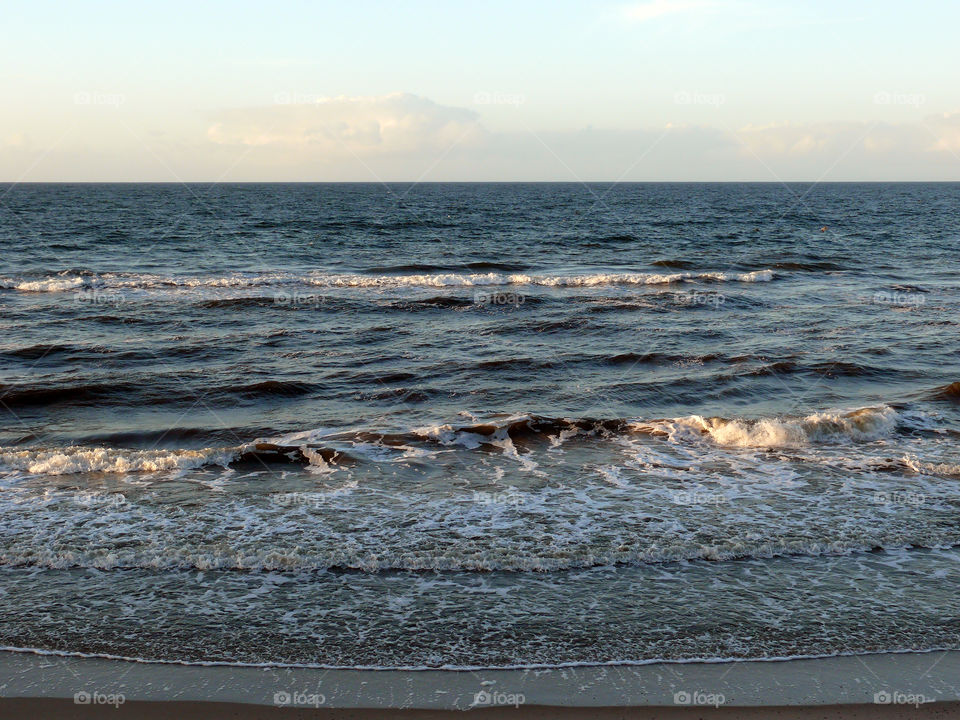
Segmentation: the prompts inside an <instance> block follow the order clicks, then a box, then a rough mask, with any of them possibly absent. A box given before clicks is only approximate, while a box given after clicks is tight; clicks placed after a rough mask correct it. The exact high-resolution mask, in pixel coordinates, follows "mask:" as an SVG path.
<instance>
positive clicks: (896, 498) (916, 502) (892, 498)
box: [873, 490, 927, 507]
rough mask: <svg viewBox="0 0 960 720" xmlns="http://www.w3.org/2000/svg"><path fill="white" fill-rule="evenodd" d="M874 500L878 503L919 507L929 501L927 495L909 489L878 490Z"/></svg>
mask: <svg viewBox="0 0 960 720" xmlns="http://www.w3.org/2000/svg"><path fill="white" fill-rule="evenodd" d="M873 501H874V502H875V503H876V504H877V505H911V506H913V507H918V506H920V505H923V504H924V503H925V502H927V496H926V495H924V494H923V493H916V492H911V491H909V490H907V491H904V492H900V491H894V492H878V493H875V494H874V496H873Z"/></svg>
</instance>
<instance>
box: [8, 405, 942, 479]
mask: <svg viewBox="0 0 960 720" xmlns="http://www.w3.org/2000/svg"><path fill="white" fill-rule="evenodd" d="M918 428H924V429H926V430H928V431H932V432H936V431H937V429H938V428H937V426H936V425H935V424H934V423H933V420H932V418H930V417H927V416H925V415H923V414H921V413H917V412H898V411H896V410H894V409H893V408H891V407H889V406H885V405H884V406H877V407H866V408H859V409H854V410H846V411H842V410H834V411H823V412H818V413H813V414H811V415H806V416H797V417H790V416H782V417H780V416H778V417H767V418H756V419H750V418H722V417H703V416H699V415H691V416H686V417H676V418H666V419H656V420H641V419H635V418H611V419H599V418H554V417H546V416H541V415H534V414H516V415H511V416H508V417H499V418H492V419H490V420H488V421H481V422H472V423H469V424H451V423H444V424H440V425H428V426H423V427H416V428H412V429H410V430H407V431H395V432H384V431H378V430H376V429H364V430H335V429H333V428H323V429H316V430H304V431H298V432H292V433H286V434H284V435H281V436H278V437H275V438H268V439H265V440H264V439H258V440H254V441H251V442H250V443H247V444H245V445H241V446H236V447H222V448H203V449H199V450H187V449H171V450H137V449H124V448H111V447H83V446H69V447H63V448H9V447H8V448H0V472H15V471H16V472H24V473H29V474H34V475H69V474H76V473H155V472H163V471H171V470H189V469H195V468H200V467H204V466H223V467H227V466H230V465H231V464H234V463H237V462H247V463H251V462H252V463H260V464H266V463H274V462H281V463H294V464H301V465H311V466H314V467H315V468H316V469H317V470H318V471H324V472H328V471H331V470H332V469H333V468H335V467H337V466H345V465H351V464H354V463H356V462H358V461H360V460H363V461H365V462H393V461H396V460H398V459H400V460H405V459H410V458H416V457H430V456H432V455H433V453H435V452H436V451H437V449H438V448H454V449H458V450H461V451H473V450H478V449H480V448H488V449H492V448H495V449H498V450H499V451H500V452H501V453H502V455H504V456H505V457H510V458H513V459H514V460H516V461H517V462H519V463H520V464H521V465H522V466H524V467H525V468H526V469H528V470H533V469H535V468H536V462H535V461H534V457H535V456H536V454H535V453H536V452H539V450H538V451H534V450H532V449H531V448H527V447H526V445H527V444H529V443H530V442H531V441H533V442H536V441H540V442H542V443H544V445H543V447H542V448H541V449H542V450H543V451H547V450H556V449H559V448H561V447H562V446H563V445H565V444H566V443H568V442H570V441H572V440H574V439H577V440H580V441H582V442H585V441H589V442H610V441H613V440H617V439H618V438H629V437H630V436H632V435H645V436H652V437H654V438H665V439H667V440H668V441H669V442H670V443H673V444H680V445H684V444H686V445H690V444H698V443H702V442H703V441H705V440H706V441H708V442H709V443H710V444H712V445H713V446H716V447H718V448H729V449H732V450H736V449H737V448H748V449H753V448H760V449H762V448H770V449H775V448H801V447H810V446H813V447H816V446H818V445H831V444H837V443H870V442H874V441H877V440H882V439H884V438H888V437H891V436H894V435H895V434H896V433H897V432H898V429H903V430H905V431H909V430H915V429H918ZM515 442H520V443H521V444H522V446H523V449H522V450H520V449H518V447H517V446H516V445H515V444H514V443H515ZM943 467H947V465H943Z"/></svg>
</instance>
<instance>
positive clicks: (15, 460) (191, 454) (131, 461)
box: [0, 442, 354, 475]
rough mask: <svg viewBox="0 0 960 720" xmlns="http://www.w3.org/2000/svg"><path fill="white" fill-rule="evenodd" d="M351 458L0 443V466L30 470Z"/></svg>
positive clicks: (254, 448)
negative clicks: (16, 446)
mask: <svg viewBox="0 0 960 720" xmlns="http://www.w3.org/2000/svg"><path fill="white" fill-rule="evenodd" d="M321 461H322V462H321ZM353 461H354V459H353V458H352V457H351V456H350V455H348V454H347V453H346V452H343V451H341V450H336V449H333V448H326V447H316V446H313V447H311V446H306V445H285V446H282V445H277V444H275V443H269V442H254V443H250V444H248V445H240V446H236V447H220V448H201V449H199V450H181V449H174V450H136V449H129V448H113V447H85V446H81V445H71V446H68V447H58V448H33V447H31V448H24V449H16V448H0V470H2V471H7V472H9V471H20V472H25V473H29V474H31V475H74V474H77V473H106V474H115V473H122V474H129V473H159V472H170V471H174V472H179V471H186V470H195V469H198V468H203V467H211V466H219V467H223V468H228V467H235V466H238V465H244V464H255V465H268V464H276V463H282V464H295V465H310V464H315V465H320V464H323V463H335V464H343V465H346V464H350V463H351V462H353Z"/></svg>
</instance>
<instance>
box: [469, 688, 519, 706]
mask: <svg viewBox="0 0 960 720" xmlns="http://www.w3.org/2000/svg"><path fill="white" fill-rule="evenodd" d="M526 701H527V698H526V696H524V694H523V693H511V692H498V691H490V690H478V691H477V692H475V693H474V694H473V702H472V703H470V707H472V708H474V707H492V706H494V705H512V706H513V707H520V706H521V705H523V704H524V703H525V702H526Z"/></svg>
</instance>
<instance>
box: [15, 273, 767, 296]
mask: <svg viewBox="0 0 960 720" xmlns="http://www.w3.org/2000/svg"><path fill="white" fill-rule="evenodd" d="M773 278H774V272H773V270H755V271H752V272H745V273H728V272H701V273H691V272H679V273H671V274H660V273H588V274H581V275H530V274H521V273H515V274H503V273H495V272H488V273H469V274H463V273H430V274H427V273H420V274H408V275H357V274H336V273H323V272H311V273H285V272H263V273H235V274H231V275H219V276H172V275H171V276H165V275H153V274H135V273H103V274H99V275H93V274H91V275H83V276H73V277H71V276H62V275H56V276H53V277H47V278H41V279H35V280H30V279H23V278H0V288H6V289H12V290H18V291H21V292H32V293H50V292H65V291H70V290H76V291H83V290H111V289H112V290H124V289H163V288H168V289H171V288H204V287H207V288H245V287H264V286H267V287H274V286H284V285H306V286H311V287H329V288H390V287H476V286H498V285H499V286H508V285H529V286H539V287H598V286H604V285H670V284H674V283H681V282H745V283H749V282H769V281H771V280H773ZM93 300H96V297H94V298H93Z"/></svg>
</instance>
